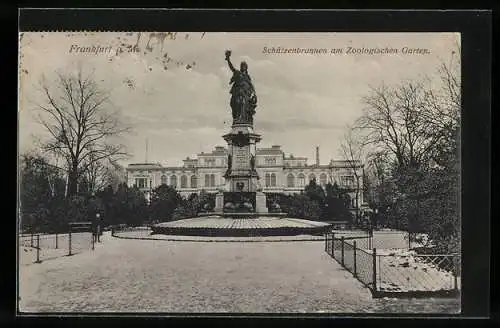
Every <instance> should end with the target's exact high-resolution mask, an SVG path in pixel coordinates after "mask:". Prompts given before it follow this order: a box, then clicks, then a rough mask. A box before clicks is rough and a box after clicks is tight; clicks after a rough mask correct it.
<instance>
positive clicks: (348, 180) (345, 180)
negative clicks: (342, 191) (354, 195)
mask: <svg viewBox="0 0 500 328" xmlns="http://www.w3.org/2000/svg"><path fill="white" fill-rule="evenodd" d="M340 184H341V185H342V186H344V187H352V186H354V176H352V175H346V176H343V177H340Z"/></svg>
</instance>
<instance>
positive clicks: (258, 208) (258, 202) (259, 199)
mask: <svg viewBox="0 0 500 328" xmlns="http://www.w3.org/2000/svg"><path fill="white" fill-rule="evenodd" d="M255 212H257V213H267V206H266V194H264V193H263V192H262V191H259V192H257V194H256V195H255Z"/></svg>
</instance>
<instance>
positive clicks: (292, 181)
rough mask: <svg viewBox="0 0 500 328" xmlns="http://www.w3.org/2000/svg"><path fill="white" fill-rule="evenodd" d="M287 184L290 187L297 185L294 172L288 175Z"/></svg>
mask: <svg viewBox="0 0 500 328" xmlns="http://www.w3.org/2000/svg"><path fill="white" fill-rule="evenodd" d="M286 186H287V187H289V188H293V187H295V178H294V177H293V174H291V173H290V174H288V175H287V177H286Z"/></svg>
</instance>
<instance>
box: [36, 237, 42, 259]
mask: <svg viewBox="0 0 500 328" xmlns="http://www.w3.org/2000/svg"><path fill="white" fill-rule="evenodd" d="M35 263H41V262H40V235H36V262H35Z"/></svg>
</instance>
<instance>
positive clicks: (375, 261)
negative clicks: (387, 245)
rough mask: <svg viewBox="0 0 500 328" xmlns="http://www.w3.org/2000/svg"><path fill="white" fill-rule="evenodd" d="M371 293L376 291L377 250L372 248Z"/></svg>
mask: <svg viewBox="0 0 500 328" xmlns="http://www.w3.org/2000/svg"><path fill="white" fill-rule="evenodd" d="M372 279H373V291H375V292H376V291H377V249H376V248H373V277H372Z"/></svg>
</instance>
